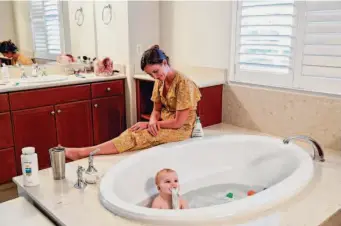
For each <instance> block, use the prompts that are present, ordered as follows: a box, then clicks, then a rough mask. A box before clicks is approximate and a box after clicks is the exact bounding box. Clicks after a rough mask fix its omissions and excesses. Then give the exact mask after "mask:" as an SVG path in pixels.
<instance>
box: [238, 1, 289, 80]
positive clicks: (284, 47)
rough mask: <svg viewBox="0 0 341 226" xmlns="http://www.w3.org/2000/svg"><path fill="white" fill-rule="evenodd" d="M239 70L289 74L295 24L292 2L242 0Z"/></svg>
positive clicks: (240, 8)
mask: <svg viewBox="0 0 341 226" xmlns="http://www.w3.org/2000/svg"><path fill="white" fill-rule="evenodd" d="M238 8H239V9H238V10H239V19H238V20H239V23H240V24H239V26H238V32H239V38H238V39H239V46H237V53H238V56H237V57H238V58H237V59H238V64H239V69H240V70H251V71H254V70H256V71H266V72H274V73H289V72H290V70H291V66H292V63H291V52H292V51H291V49H292V42H293V41H292V38H293V27H294V1H293V0H292V1H290V0H288V1H241V2H240V3H239V6H238Z"/></svg>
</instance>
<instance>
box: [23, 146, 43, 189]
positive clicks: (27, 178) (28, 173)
mask: <svg viewBox="0 0 341 226" xmlns="http://www.w3.org/2000/svg"><path fill="white" fill-rule="evenodd" d="M21 151H22V155H21V168H22V174H23V177H24V186H28V187H30V186H37V185H39V176H38V156H37V154H36V153H35V148H34V147H25V148H23V149H22V150H21Z"/></svg>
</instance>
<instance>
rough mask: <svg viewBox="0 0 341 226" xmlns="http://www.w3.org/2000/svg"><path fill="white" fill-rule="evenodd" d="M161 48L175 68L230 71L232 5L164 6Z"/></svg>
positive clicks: (169, 3) (186, 3) (184, 3)
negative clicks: (203, 68)
mask: <svg viewBox="0 0 341 226" xmlns="http://www.w3.org/2000/svg"><path fill="white" fill-rule="evenodd" d="M160 19H161V26H160V32H161V45H162V48H164V49H165V51H166V52H167V54H168V55H170V56H171V59H172V60H173V64H174V65H175V66H180V67H181V65H184V64H185V65H191V66H201V67H211V68H228V64H229V51H230V32H231V31H230V30H231V2H230V1H196V2H195V1H162V2H160Z"/></svg>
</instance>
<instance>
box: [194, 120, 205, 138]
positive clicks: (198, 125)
mask: <svg viewBox="0 0 341 226" xmlns="http://www.w3.org/2000/svg"><path fill="white" fill-rule="evenodd" d="M203 136H204V131H203V129H202V125H201V122H200V118H199V117H197V118H196V120H195V126H194V128H193V131H192V137H203Z"/></svg>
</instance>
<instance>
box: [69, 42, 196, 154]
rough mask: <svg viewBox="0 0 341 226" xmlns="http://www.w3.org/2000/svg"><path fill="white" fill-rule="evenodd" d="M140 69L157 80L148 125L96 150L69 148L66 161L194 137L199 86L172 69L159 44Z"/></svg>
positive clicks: (139, 125) (142, 124)
mask: <svg viewBox="0 0 341 226" xmlns="http://www.w3.org/2000/svg"><path fill="white" fill-rule="evenodd" d="M141 69H142V70H143V71H145V72H146V73H147V74H149V75H151V76H152V77H153V78H154V79H155V83H154V89H153V93H152V97H151V100H152V101H153V102H154V108H153V112H152V114H151V117H150V120H149V122H138V123H136V124H135V125H133V126H132V127H131V128H129V129H127V130H126V131H124V132H123V133H122V134H121V135H120V136H119V137H116V138H114V139H113V140H110V141H107V142H105V143H102V144H100V145H97V146H94V147H86V148H66V157H67V158H69V159H72V160H76V159H80V158H84V157H87V156H88V155H89V154H90V152H92V151H93V150H95V149H96V148H99V149H100V151H99V152H97V154H104V155H105V154H118V153H122V152H125V151H135V150H141V149H145V148H149V147H152V146H156V145H159V144H163V143H168V142H176V141H182V140H185V139H188V138H190V137H191V133H192V130H193V127H194V123H195V119H196V107H197V103H198V101H199V100H200V98H201V94H200V91H199V89H198V87H197V86H196V85H195V84H194V83H193V82H192V81H191V80H189V79H188V78H186V77H184V76H183V75H181V74H180V73H178V72H177V71H176V70H174V69H173V68H171V66H170V65H169V58H168V56H166V54H165V53H164V52H163V51H162V50H160V49H159V46H157V45H156V46H153V47H152V48H150V49H148V50H146V51H145V52H144V54H143V56H142V59H141Z"/></svg>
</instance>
